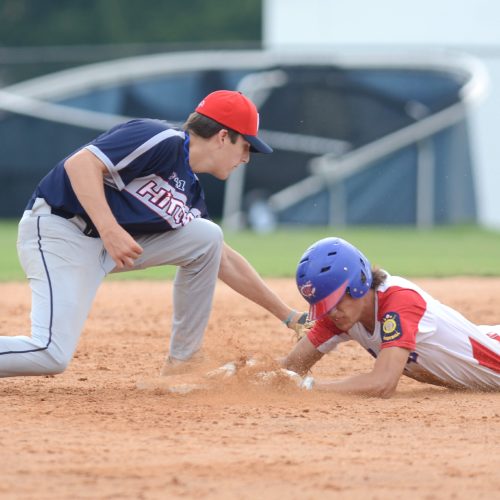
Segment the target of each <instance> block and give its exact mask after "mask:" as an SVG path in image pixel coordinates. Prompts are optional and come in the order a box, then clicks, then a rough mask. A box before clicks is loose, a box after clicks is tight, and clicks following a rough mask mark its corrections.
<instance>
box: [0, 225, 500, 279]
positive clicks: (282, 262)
mask: <svg viewBox="0 0 500 500" xmlns="http://www.w3.org/2000/svg"><path fill="white" fill-rule="evenodd" d="M16 236H17V221H0V281H8V280H20V279H23V278H24V274H23V272H22V270H21V268H20V266H19V263H18V260H17V254H16V245H15V243H16ZM326 236H340V237H342V238H345V239H347V240H349V241H350V242H351V243H353V244H354V245H356V246H358V247H359V248H360V249H361V250H362V251H363V252H364V253H365V254H366V256H367V257H368V258H369V259H370V261H371V262H372V264H374V265H377V266H380V267H383V268H385V269H387V270H388V271H390V272H391V273H392V274H399V275H403V276H408V277H427V276H428V277H431V276H438V277H444V276H453V275H475V276H500V232H497V231H489V230H486V229H482V228H479V227H477V226H454V227H439V228H435V229H430V230H421V231H419V230H416V229H415V228H413V227H390V228H386V227H356V228H346V229H339V230H335V228H294V229H280V230H279V231H276V232H274V233H271V234H255V233H251V232H247V231H245V232H241V233H230V232H228V233H226V235H225V238H226V241H227V242H228V243H229V244H230V245H231V246H233V247H234V248H235V249H236V250H238V251H239V252H240V253H242V254H243V255H244V256H245V257H246V258H247V259H248V260H249V261H250V262H251V263H252V264H253V265H254V267H255V268H256V269H257V271H258V272H259V273H260V274H261V275H263V276H265V277H287V276H293V275H294V273H295V266H296V265H297V262H298V260H299V258H300V256H301V255H302V253H303V251H304V250H305V249H306V248H307V247H308V246H309V245H310V244H311V243H313V242H314V241H316V240H318V239H320V238H324V237H326ZM174 272H175V269H174V268H172V267H161V268H152V269H147V270H145V271H134V272H129V273H123V274H117V275H113V276H111V277H110V278H109V279H113V280H116V279H170V278H172V276H173V275H174Z"/></svg>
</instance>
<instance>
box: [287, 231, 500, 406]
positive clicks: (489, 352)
mask: <svg viewBox="0 0 500 500" xmlns="http://www.w3.org/2000/svg"><path fill="white" fill-rule="evenodd" d="M296 279H297V286H298V288H299V291H300V293H301V295H302V296H303V297H304V299H305V300H306V301H307V302H308V303H309V305H310V310H309V319H310V320H312V321H314V325H313V326H312V328H311V329H310V330H309V331H308V333H307V335H306V336H304V337H302V339H301V340H300V341H299V342H298V343H297V344H296V346H295V348H294V349H293V350H292V352H290V353H289V354H288V356H287V357H286V358H284V359H283V360H282V364H283V366H284V367H285V368H287V369H289V370H293V371H295V372H297V373H299V374H304V373H306V372H307V371H308V370H309V369H310V368H311V367H312V366H313V365H314V364H315V363H316V362H317V361H318V360H320V359H321V358H322V357H323V355H324V354H326V353H328V352H330V351H332V350H334V349H335V348H336V346H337V345H338V344H339V343H341V342H346V341H349V340H355V341H356V342H358V343H359V344H361V346H362V347H364V348H365V349H366V350H367V351H368V352H369V353H370V354H371V355H372V356H373V357H374V358H375V363H374V366H373V369H372V371H371V372H369V373H364V374H361V375H356V376H353V377H350V378H346V379H343V380H336V381H330V382H321V383H318V382H316V383H315V386H314V388H315V389H320V390H326V391H333V392H339V393H354V394H365V395H371V396H380V397H390V396H391V395H392V394H393V393H394V392H395V390H396V387H397V385H398V382H399V379H400V377H401V375H403V374H404V375H407V376H408V377H411V378H413V379H416V380H419V381H421V382H426V383H430V384H435V385H441V386H446V387H450V388H458V389H476V390H491V391H498V390H500V325H497V326H487V325H480V326H478V325H475V324H473V323H471V322H470V321H468V320H467V319H466V318H465V317H464V316H462V315H461V314H460V313H459V312H457V311H455V310H453V309H452V308H450V307H448V306H446V305H444V304H441V303H440V302H438V301H437V300H436V299H434V298H432V297H431V296H430V295H429V294H428V293H426V292H425V291H423V290H422V289H421V288H419V287H418V286H417V285H415V284H414V283H412V282H411V281H408V280H406V279H404V278H400V277H397V276H391V275H389V273H387V272H385V271H382V270H380V269H372V268H371V266H370V263H369V261H368V259H367V258H366V257H365V256H364V255H363V254H362V253H361V252H360V251H359V250H358V249H357V248H356V247H354V246H353V245H351V244H350V243H348V242H347V241H345V240H342V239H340V238H325V239H322V240H320V241H318V242H316V243H314V244H313V245H312V246H311V247H309V248H308V249H307V250H306V252H305V253H304V255H303V256H302V258H301V259H300V262H299V265H298V267H297V274H296Z"/></svg>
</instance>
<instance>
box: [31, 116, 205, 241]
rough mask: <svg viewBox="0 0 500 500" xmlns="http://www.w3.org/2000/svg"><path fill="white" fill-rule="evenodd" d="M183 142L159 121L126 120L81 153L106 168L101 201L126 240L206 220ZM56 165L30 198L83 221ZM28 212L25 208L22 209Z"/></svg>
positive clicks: (185, 140) (184, 139)
mask: <svg viewBox="0 0 500 500" xmlns="http://www.w3.org/2000/svg"><path fill="white" fill-rule="evenodd" d="M188 144H189V136H188V135H187V134H186V133H185V132H183V131H179V130H176V129H173V128H171V127H170V126H169V125H168V124H167V123H166V122H164V121H161V120H149V119H140V120H132V121H129V122H127V123H123V124H120V125H117V126H115V127H113V128H112V129H110V130H108V131H107V132H105V133H103V134H102V135H100V136H99V137H97V138H96V139H95V140H94V141H92V142H90V143H89V144H87V145H86V146H84V148H85V149H87V150H88V151H90V152H91V153H93V154H94V155H95V156H97V157H98V158H99V159H100V160H101V161H102V162H103V163H104V164H105V165H106V167H107V169H108V172H107V173H106V174H105V176H104V190H105V194H106V199H107V201H108V203H109V206H110V207H111V211H112V212H113V215H114V216H115V217H116V219H117V221H118V223H119V224H120V225H121V226H122V227H123V228H124V229H126V230H127V231H128V232H129V233H131V234H142V233H157V232H163V231H168V230H171V229H175V228H178V227H182V226H184V225H186V224H187V223H188V222H189V221H191V220H193V219H194V218H196V217H204V218H208V212H207V207H206V204H205V197H204V194H203V189H202V187H201V184H200V182H199V180H198V177H197V176H196V175H195V174H194V172H193V171H192V170H191V167H190V166H189V149H188ZM65 161H66V158H65V159H64V160H62V161H61V162H59V163H58V164H57V165H56V166H55V167H54V168H53V169H52V170H51V171H50V172H49V173H48V174H47V175H46V176H45V177H44V178H43V179H42V181H41V182H40V184H39V185H38V187H37V188H36V190H35V192H34V194H33V197H32V199H31V201H30V204H31V205H32V204H33V201H34V199H35V198H37V197H38V198H44V199H45V201H46V202H47V203H48V204H49V205H50V206H51V207H53V208H55V209H58V210H60V211H63V212H65V213H69V214H75V215H81V216H83V217H84V218H86V219H87V220H88V216H87V214H86V213H85V211H84V209H83V207H82V206H81V204H80V202H79V201H78V199H77V197H76V195H75V193H74V191H73V189H72V187H71V184H70V181H69V178H68V175H67V174H66V170H65V168H64V162H65ZM28 207H30V205H28Z"/></svg>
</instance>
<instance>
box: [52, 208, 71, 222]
mask: <svg viewBox="0 0 500 500" xmlns="http://www.w3.org/2000/svg"><path fill="white" fill-rule="evenodd" d="M50 211H51V213H53V214H54V215H58V216H59V217H63V218H64V219H72V218H73V217H74V216H75V214H72V213H71V212H68V211H66V210H63V209H62V208H55V207H50Z"/></svg>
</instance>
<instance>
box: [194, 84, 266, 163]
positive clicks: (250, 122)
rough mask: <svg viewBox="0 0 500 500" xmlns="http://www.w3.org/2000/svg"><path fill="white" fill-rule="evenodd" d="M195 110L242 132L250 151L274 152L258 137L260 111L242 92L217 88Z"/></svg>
mask: <svg viewBox="0 0 500 500" xmlns="http://www.w3.org/2000/svg"><path fill="white" fill-rule="evenodd" d="M195 111H196V112H197V113H199V114H200V115H203V116H206V117H207V118H211V119H212V120H215V121H216V122H217V123H220V124H221V125H223V126H224V127H227V128H230V129H231V130H234V131H235V132H238V133H239V134H241V135H242V136H243V137H244V138H245V140H247V141H248V142H249V143H250V146H251V147H250V151H253V152H255V153H272V152H273V150H272V148H271V147H270V146H268V145H267V144H266V143H265V142H264V141H263V140H262V139H259V138H258V137H257V133H258V132H259V113H258V112H257V108H256V107H255V104H254V103H253V102H252V101H251V100H250V99H248V97H245V96H244V95H243V94H242V93H241V92H236V91H233V90H216V91H215V92H212V93H211V94H208V95H207V97H205V99H203V100H202V101H201V102H200V104H198V106H197V107H196V109H195Z"/></svg>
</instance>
